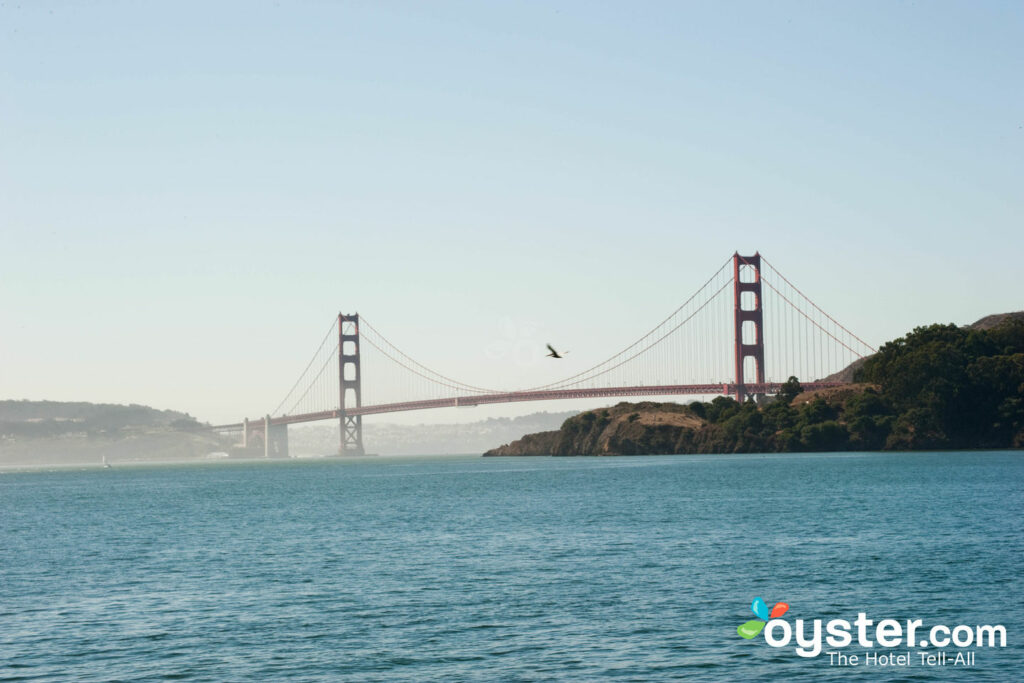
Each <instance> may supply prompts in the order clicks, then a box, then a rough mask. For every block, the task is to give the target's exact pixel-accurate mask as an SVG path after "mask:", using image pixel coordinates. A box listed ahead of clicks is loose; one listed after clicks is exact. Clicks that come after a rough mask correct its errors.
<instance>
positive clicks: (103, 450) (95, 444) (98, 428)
mask: <svg viewBox="0 0 1024 683" xmlns="http://www.w3.org/2000/svg"><path fill="white" fill-rule="evenodd" d="M202 427H203V425H201V424H200V423H199V422H198V421H196V419H195V418H193V417H192V416H191V415H189V414H188V413H182V412H178V411H176V410H157V409H156V408H150V407H148V406H141V405H134V404H133V405H112V404H105V403H85V402H67V403H64V402H59V401H0V466H24V465H28V466H40V465H58V464H92V465H96V464H98V463H99V462H100V461H101V459H106V460H107V461H108V462H111V463H114V464H118V463H122V462H137V461H146V460H150V461H152V460H157V461H169V460H181V459H186V460H189V459H196V458H202V457H204V456H206V455H208V454H210V453H214V452H220V451H226V450H228V449H229V448H230V447H231V444H232V443H233V441H234V440H235V439H234V437H233V436H232V437H225V436H221V435H219V434H214V433H213V432H209V431H206V430H204V429H203V428H202Z"/></svg>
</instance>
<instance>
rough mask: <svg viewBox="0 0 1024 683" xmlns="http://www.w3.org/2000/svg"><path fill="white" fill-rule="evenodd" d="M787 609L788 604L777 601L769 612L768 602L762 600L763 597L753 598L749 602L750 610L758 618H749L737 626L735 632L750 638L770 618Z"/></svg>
mask: <svg viewBox="0 0 1024 683" xmlns="http://www.w3.org/2000/svg"><path fill="white" fill-rule="evenodd" d="M788 609H789V605H787V604H786V603H784V602H777V603H775V606H774V607H772V609H771V611H770V612H769V611H768V604H767V603H766V602H765V601H764V598H754V601H753V602H752V603H750V611H751V612H753V613H754V614H755V615H756V616H757V617H758V618H757V619H751V620H750V621H748V622H745V623H743V624H740V625H739V626H737V627H736V633H739V634H740V637H741V638H746V639H747V640H750V639H751V638H753V637H754V636H756V635H757V634H758V633H760V632H761V630H762V629H763V628H764V625H765V624H767V623H768V621H769V620H770V619H778V618H779V617H781V616H782V615H783V614H785V613H786V611H787V610H788Z"/></svg>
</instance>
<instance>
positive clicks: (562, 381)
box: [524, 256, 732, 391]
mask: <svg viewBox="0 0 1024 683" xmlns="http://www.w3.org/2000/svg"><path fill="white" fill-rule="evenodd" d="M730 263H732V257H731V256H730V257H729V258H728V259H726V261H725V263H723V264H722V266H721V267H720V268H719V269H718V270H717V271H715V274H714V275H712V276H711V277H710V278H708V281H707V282H705V283H704V284H703V285H701V286H700V288H698V289H697V291H696V292H694V293H693V295H692V296H690V298H689V299H687V300H686V301H684V302H683V303H682V304H681V305H680V306H679V307H678V308H676V310H674V311H672V313H670V314H669V315H668V317H667V318H665V319H664V320H662V321H661V322H660V323H658V324H657V325H655V326H654V327H653V328H652V329H651V330H650V331H649V332H648V333H647V334H645V335H644V336H642V337H640V338H639V339H637V340H636V341H635V342H633V343H632V344H630V345H629V346H627V347H626V348H624V349H622V350H621V351H619V352H618V353H616V354H614V355H613V356H611V357H610V358H608V359H607V360H604V361H602V362H600V363H598V364H597V365H595V366H593V367H591V368H588V369H586V370H583V371H582V372H578V373H576V374H575V375H571V376H569V377H565V378H563V379H560V380H558V381H555V382H551V383H549V384H542V385H540V386H536V387H532V388H530V389H525V390H524V391H540V390H543V389H547V388H549V387H559V386H563V385H566V384H567V383H568V382H569V381H570V380H574V379H576V378H577V377H583V376H585V375H588V374H589V373H591V372H592V371H594V370H596V369H598V368H600V367H602V366H604V365H607V364H609V363H611V362H613V361H614V360H615V359H616V358H618V357H619V356H621V355H623V354H625V353H627V352H628V351H629V350H631V349H632V348H633V347H635V346H637V345H638V344H640V343H642V342H643V341H644V340H645V339H647V338H648V337H650V336H651V335H652V334H654V333H655V332H657V331H658V330H659V329H661V328H662V327H664V326H665V325H666V324H667V323H668V322H669V321H670V320H672V318H674V317H675V316H676V315H677V314H678V313H679V312H680V311H682V310H683V309H684V308H686V307H687V306H688V305H689V304H690V303H691V302H692V301H693V300H694V299H696V298H697V297H698V296H699V295H700V293H701V292H703V291H704V290H705V289H707V287H708V285H710V284H711V283H712V282H714V280H715V279H716V278H717V277H718V276H719V275H721V273H722V271H723V270H725V269H726V268H727V267H728V266H729V264H730ZM717 294H718V292H716V293H715V294H714V295H712V298H714V296H716V295H717ZM709 301H710V299H709ZM704 305H707V302H705V303H704ZM691 317H692V316H691ZM676 329H679V326H676V328H674V329H673V331H675V330H676ZM669 334H671V332H670V333H669ZM662 339H664V337H662ZM659 341H660V339H659ZM656 343H657V342H655V344H656ZM651 346H654V344H651ZM647 348H650V346H648V347H647ZM641 353H642V351H641ZM633 357H634V358H635V357H636V356H635V355H634V356H633ZM619 365H621V363H620V364H619ZM615 367H618V365H616V366H615ZM611 369H612V368H609V369H608V370H611ZM605 372H607V370H603V371H601V372H599V373H597V374H596V375H594V377H598V376H600V375H602V374H604V373H605ZM578 383H579V382H576V384H578Z"/></svg>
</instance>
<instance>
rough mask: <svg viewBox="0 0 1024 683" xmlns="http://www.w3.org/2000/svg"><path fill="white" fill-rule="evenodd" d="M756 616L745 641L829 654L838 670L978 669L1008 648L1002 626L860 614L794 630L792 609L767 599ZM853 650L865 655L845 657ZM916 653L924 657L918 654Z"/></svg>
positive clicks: (802, 623)
mask: <svg viewBox="0 0 1024 683" xmlns="http://www.w3.org/2000/svg"><path fill="white" fill-rule="evenodd" d="M750 611H752V612H753V613H754V616H756V617H757V619H751V620H750V621H748V622H745V623H743V624H740V625H739V626H738V627H737V628H736V633H738V634H739V635H740V637H741V638H745V639H747V640H751V639H753V638H755V637H757V636H758V634H760V633H761V632H762V631H763V632H764V642H765V643H766V644H767V645H768V646H769V647H788V646H791V645H793V644H794V641H795V648H794V649H795V652H796V654H797V655H799V656H800V657H817V656H819V655H822V654H825V655H828V658H829V664H831V665H833V666H835V665H838V666H859V665H862V664H863V665H868V666H883V665H884V666H913V665H915V664H916V663H917V662H918V661H919V662H920V665H921V666H946V665H953V666H974V663H975V652H974V650H975V649H980V648H1004V647H1006V627H1005V626H1004V625H1002V624H974V625H972V624H957V625H955V626H948V625H945V624H936V625H935V626H932V627H930V628H929V627H928V626H925V624H924V620H923V619H905V620H898V619H891V618H889V619H880V620H877V621H876V620H875V619H872V618H869V617H868V615H867V614H866V613H865V612H858V613H857V618H856V619H829V620H828V621H823V620H821V619H796V620H795V621H794V622H793V624H790V623H789V621H788V620H786V619H782V618H781V617H782V616H783V615H784V614H786V612H788V611H789V605H788V604H787V603H785V602H777V603H775V606H774V607H772V608H771V609H768V603H766V602H765V601H764V599H763V598H754V601H753V602H751V603H750ZM850 647H858V648H860V649H861V652H859V653H851V652H844V651H843V650H845V649H846V648H850ZM950 647H952V648H956V649H957V651H956V652H954V653H947V652H946V651H945V649H946V648H950ZM826 648H831V649H826ZM896 648H900V649H901V650H902V651H900V650H897V649H896ZM968 648H973V649H968ZM878 649H885V650H888V651H882V652H879V651H878ZM915 649H917V650H919V651H918V652H916V653H914V652H912V651H913V650H915ZM915 654H916V655H917V656H916V657H915V656H914V655H915Z"/></svg>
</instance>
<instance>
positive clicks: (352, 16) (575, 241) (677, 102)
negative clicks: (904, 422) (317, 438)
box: [0, 0, 1024, 422]
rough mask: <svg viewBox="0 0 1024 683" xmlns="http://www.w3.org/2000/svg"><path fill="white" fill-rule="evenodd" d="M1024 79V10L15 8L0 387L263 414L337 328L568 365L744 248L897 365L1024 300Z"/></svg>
mask: <svg viewBox="0 0 1024 683" xmlns="http://www.w3.org/2000/svg"><path fill="white" fill-rule="evenodd" d="M1021 74H1024V4H1021V3H1019V2H994V1H993V2H980V3H979V2H896V1H890V2H852V1H851V2H828V3H821V2H772V3H764V2H721V3H720V2H714V3H711V2H708V3H694V2H629V3H626V2H621V3H610V2H559V1H557V0H555V1H548V2H516V3H481V2H385V1H380V2H311V1H302V2H298V1H297V2H284V1H280V2H251V1H246V2H230V1H223V2H214V3H209V2H174V3H155V2H140V3H129V2H113V1H109V2H98V1H97V2H45V1H41V2H27V1H21V2H17V1H15V2H12V1H10V0H3V1H2V2H0V245H2V254H3V257H2V258H3V261H2V263H3V268H2V271H0V311H2V316H0V398H11V399H23V398H24V399H50V400H81V401H94V402H109V403H141V404H146V405H152V406H154V407H157V408H172V409H176V410H182V411H187V412H189V413H190V414H192V415H194V416H196V417H198V418H200V419H202V420H204V421H205V420H209V421H212V422H233V421H237V420H240V419H241V418H242V417H243V416H250V417H255V416H259V415H263V414H265V413H266V412H268V411H269V410H272V409H273V407H274V406H276V405H277V403H278V401H279V400H280V399H281V398H282V397H283V396H284V394H285V393H286V392H287V390H288V389H289V387H291V385H292V383H293V382H294V381H295V379H296V378H297V377H298V375H299V373H300V371H301V370H302V368H303V367H304V366H305V364H306V362H307V361H308V360H309V357H310V354H312V353H313V351H314V350H315V349H316V347H317V345H318V344H319V342H320V339H321V338H322V336H323V334H324V332H325V331H326V330H327V328H328V327H329V326H330V324H331V321H332V319H333V318H334V317H335V316H336V315H337V313H338V312H339V311H344V312H359V313H361V314H363V315H364V316H366V317H367V318H369V319H370V320H371V321H372V323H373V325H374V327H375V328H376V329H378V330H380V331H381V332H382V333H384V334H385V335H386V336H387V337H388V338H389V339H390V340H391V341H393V342H394V343H395V344H396V345H398V346H399V347H400V348H402V349H403V350H404V351H405V352H406V353H409V354H410V355H411V356H413V357H414V358H416V359H417V360H418V361H420V362H422V363H424V364H425V365H427V366H429V367H431V368H434V369H436V370H438V371H440V372H442V373H444V374H446V375H451V376H454V377H457V378H458V379H460V380H462V381H465V382H467V383H470V384H479V385H483V386H490V385H492V384H494V383H495V382H500V381H504V379H506V376H507V375H508V374H509V373H508V371H507V368H505V369H502V368H501V367H497V364H496V363H495V361H494V358H493V354H488V353H487V349H493V348H494V347H495V345H496V344H497V345H500V344H503V343H509V341H510V340H512V341H515V342H517V343H518V342H519V341H521V340H526V341H528V342H530V343H532V342H534V341H535V342H536V345H537V346H538V354H540V355H539V358H540V357H542V355H543V353H544V352H545V351H544V350H543V348H542V347H543V343H544V342H546V341H554V342H556V344H558V345H561V346H564V347H569V348H573V349H576V350H577V351H576V354H577V355H576V356H575V357H574V358H567V359H566V361H567V363H566V364H564V365H562V366H558V367H559V369H558V370H557V372H558V377H561V376H562V375H564V374H567V373H566V370H578V369H582V367H583V364H585V363H586V362H589V361H591V360H595V361H599V360H601V359H603V358H604V357H607V356H610V355H611V354H612V353H614V352H616V351H618V350H619V349H621V348H623V347H624V346H626V345H628V344H629V343H631V342H632V341H634V340H635V339H636V338H638V337H639V336H640V335H641V334H642V333H643V332H645V331H647V330H648V329H650V328H651V327H652V326H653V325H655V324H656V323H658V322H659V321H661V320H662V319H663V318H664V317H665V316H666V315H668V314H669V313H670V312H671V311H672V310H673V309H675V307H676V306H678V305H679V304H680V303H681V302H682V301H683V300H684V299H685V298H686V297H688V296H689V295H690V294H692V293H693V292H694V291H696V289H697V288H698V287H699V286H700V285H701V284H702V283H703V282H704V281H705V280H706V279H707V278H708V277H709V276H710V275H711V274H712V273H713V272H714V271H715V270H716V269H717V268H718V266H719V265H721V264H722V263H723V262H725V260H726V259H727V258H728V257H729V256H730V255H731V254H732V253H733V252H734V251H737V250H738V251H739V252H741V253H753V252H754V251H760V253H762V254H764V255H765V256H766V257H767V258H768V259H770V261H771V263H772V264H773V265H774V266H775V267H777V268H778V269H779V270H780V271H781V272H783V273H785V275H786V277H788V278H789V279H790V280H792V281H793V282H794V283H795V284H797V285H798V286H799V287H800V288H801V289H803V290H804V291H805V292H807V293H808V295H810V296H811V297H812V298H813V299H814V300H815V301H816V302H818V303H819V304H820V305H821V306H822V307H823V308H825V309H826V310H827V311H828V312H829V313H830V314H832V315H833V316H834V317H835V318H837V319H838V320H839V321H840V322H842V323H843V324H844V325H846V326H847V327H849V328H850V329H851V330H853V331H854V332H856V333H857V334H858V335H859V336H860V337H862V338H863V339H865V340H866V341H868V342H870V343H872V344H874V345H878V344H880V343H883V342H885V341H887V340H890V339H893V338H895V337H898V336H900V335H902V334H904V333H906V332H907V331H909V330H910V329H912V328H913V327H914V326H917V325H922V324H929V323H933V322H955V323H957V324H966V323H970V322H973V321H974V320H976V319H978V318H980V317H982V316H984V315H986V314H989V313H995V312H1004V311H1009V310H1020V309H1024V297H1022V294H1021V291H1022V289H1021V285H1022V282H1024V280H1022V277H1021V266H1020V264H1019V263H1018V262H1017V259H1018V257H1019V255H1020V254H1021V253H1022V252H1024V249H1022V247H1024V190H1022V188H1024V78H1022V76H1021ZM573 363H577V364H578V365H572V364H573ZM539 367H540V368H542V370H539V371H538V372H542V371H543V368H544V367H545V366H543V365H541V366H539ZM552 379H556V377H552ZM364 381H369V379H368V378H366V377H364ZM573 407H586V404H579V406H576V405H575V404H573V405H570V404H568V402H566V403H553V404H522V405H516V406H499V407H495V408H486V409H484V408H481V409H478V410H477V411H458V410H454V409H452V410H442V411H425V412H419V413H409V414H407V417H405V418H404V419H406V420H412V421H418V422H451V421H458V420H462V421H464V420H466V419H481V418H484V417H489V416H496V415H516V414H522V413H524V412H533V411H536V410H544V409H547V410H552V411H558V410H566V409H572V408H573Z"/></svg>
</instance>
